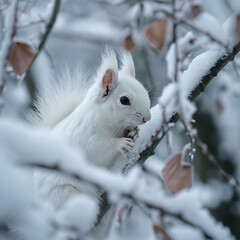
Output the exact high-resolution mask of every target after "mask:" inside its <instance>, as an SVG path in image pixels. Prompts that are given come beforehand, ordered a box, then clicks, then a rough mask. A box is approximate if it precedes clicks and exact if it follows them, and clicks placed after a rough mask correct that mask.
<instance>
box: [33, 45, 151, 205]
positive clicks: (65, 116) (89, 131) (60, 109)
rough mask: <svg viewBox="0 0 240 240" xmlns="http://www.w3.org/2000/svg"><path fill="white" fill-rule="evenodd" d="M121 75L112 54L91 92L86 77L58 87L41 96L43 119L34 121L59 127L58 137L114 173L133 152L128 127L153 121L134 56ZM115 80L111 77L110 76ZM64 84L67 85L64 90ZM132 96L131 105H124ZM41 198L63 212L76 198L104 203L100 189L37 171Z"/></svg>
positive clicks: (126, 60)
mask: <svg viewBox="0 0 240 240" xmlns="http://www.w3.org/2000/svg"><path fill="white" fill-rule="evenodd" d="M122 62H123V66H122V69H121V72H120V73H119V72H118V64H117V59H116V56H115V54H114V53H113V52H112V51H111V50H109V49H108V50H106V52H105V53H104V54H103V57H102V64H101V66H100V67H99V69H98V71H97V75H96V78H95V81H94V83H93V84H92V86H91V87H90V88H89V89H88V90H86V88H85V85H84V83H83V81H84V79H81V78H82V77H83V74H80V75H79V76H78V75H77V76H75V77H73V78H72V77H70V76H69V78H66V79H65V80H66V82H65V83H62V81H59V82H57V83H56V84H53V85H52V88H48V89H46V92H44V93H41V94H40V95H39V96H40V98H39V99H38V101H37V104H36V107H37V109H38V111H39V113H38V116H37V117H36V118H35V119H34V121H33V122H37V124H38V125H42V124H43V125H46V126H49V127H52V128H53V131H52V132H53V134H56V135H59V136H62V137H63V138H64V139H65V141H66V143H67V144H69V145H70V146H71V147H72V148H74V149H82V150H83V151H84V152H85V154H86V156H87V159H88V160H89V161H90V162H92V163H94V164H96V165H99V166H102V167H106V168H111V166H112V164H113V163H114V161H115V160H116V159H117V157H118V155H119V154H121V153H122V154H124V152H127V151H131V147H132V146H133V145H134V143H133V142H132V140H131V139H130V138H125V137H123V134H124V131H125V129H126V128H129V127H135V126H137V125H139V124H142V123H143V119H145V120H146V119H147V120H149V119H150V111H149V110H150V100H149V97H148V93H147V91H146V90H145V89H144V87H143V86H142V85H141V84H140V83H139V82H138V81H137V80H136V79H135V78H134V75H135V70H134V65H133V61H132V58H131V56H130V54H127V53H125V54H124V55H123V58H122ZM106 71H111V73H112V76H113V79H111V80H112V81H111V85H109V87H108V90H109V91H108V93H109V95H107V96H104V93H105V92H106V86H104V85H103V77H104V76H105V73H106ZM110 75H111V74H110ZM58 84H63V85H61V86H60V85H58ZM122 96H127V97H129V99H130V100H131V105H130V106H126V105H122V104H121V102H120V98H121V97H122ZM35 185H36V189H37V191H38V193H40V195H41V196H42V197H43V198H45V199H48V200H50V201H51V202H52V203H53V204H54V206H55V207H56V208H57V209H58V208H61V206H62V204H64V202H65V201H66V200H67V199H68V198H69V197H70V196H71V195H72V194H76V193H78V192H87V193H89V194H91V195H92V196H95V197H96V198H98V192H97V191H98V190H97V189H95V188H91V187H90V186H88V185H86V184H84V183H82V182H78V181H76V180H74V179H71V178H69V177H66V176H63V175H61V174H53V173H50V172H46V171H40V170H37V171H35Z"/></svg>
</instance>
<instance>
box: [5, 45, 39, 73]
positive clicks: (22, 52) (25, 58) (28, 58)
mask: <svg viewBox="0 0 240 240" xmlns="http://www.w3.org/2000/svg"><path fill="white" fill-rule="evenodd" d="M35 55H36V52H35V51H34V50H33V48H32V47H31V46H30V45H29V44H27V43H23V42H14V43H13V44H12V46H11V50H10V55H9V59H8V61H9V63H10V65H11V66H12V68H13V70H14V72H15V73H16V74H18V75H22V74H23V73H25V72H26V71H27V69H28V67H29V66H30V64H31V63H32V61H33V58H34V57H35Z"/></svg>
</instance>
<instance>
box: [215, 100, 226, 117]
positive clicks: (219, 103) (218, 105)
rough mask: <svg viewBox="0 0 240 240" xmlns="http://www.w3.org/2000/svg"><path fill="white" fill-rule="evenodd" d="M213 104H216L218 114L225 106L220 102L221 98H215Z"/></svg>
mask: <svg viewBox="0 0 240 240" xmlns="http://www.w3.org/2000/svg"><path fill="white" fill-rule="evenodd" d="M215 104H216V107H217V111H218V113H219V114H221V113H223V112H224V110H225V108H224V105H223V103H222V102H221V100H220V99H217V100H216V102H215Z"/></svg>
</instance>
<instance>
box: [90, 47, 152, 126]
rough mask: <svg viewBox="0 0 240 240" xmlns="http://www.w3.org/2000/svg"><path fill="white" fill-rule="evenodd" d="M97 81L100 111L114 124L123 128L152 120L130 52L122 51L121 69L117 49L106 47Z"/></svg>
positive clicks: (146, 96)
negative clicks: (136, 77)
mask: <svg viewBox="0 0 240 240" xmlns="http://www.w3.org/2000/svg"><path fill="white" fill-rule="evenodd" d="M94 85H95V86H94V88H95V89H94V91H95V93H97V95H95V96H96V98H95V101H96V102H97V103H98V107H99V108H98V109H99V111H100V114H102V115H103V118H106V119H107V120H108V121H109V124H110V125H112V126H113V127H114V125H115V126H119V125H121V127H122V129H123V128H125V127H129V126H137V125H140V124H143V123H145V122H147V121H149V120H150V118H151V114H150V99H149V96H148V92H147V91H146V89H145V88H144V87H143V85H142V84H141V83H140V82H138V81H137V80H136V79H135V69H134V64H133V60H132V56H131V55H130V54H129V53H127V52H125V51H124V52H123V53H122V68H121V70H120V71H118V63H117V59H116V55H115V53H114V52H113V51H111V50H107V52H106V53H105V54H104V56H103V60H102V64H101V66H100V68H99V71H98V74H97V78H96V82H95V84H94Z"/></svg>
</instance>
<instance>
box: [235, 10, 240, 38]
mask: <svg viewBox="0 0 240 240" xmlns="http://www.w3.org/2000/svg"><path fill="white" fill-rule="evenodd" d="M235 34H236V36H237V38H238V39H240V14H238V15H237V16H236V23H235Z"/></svg>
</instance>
